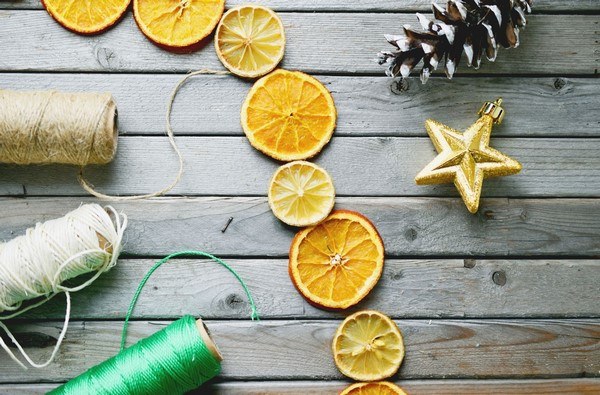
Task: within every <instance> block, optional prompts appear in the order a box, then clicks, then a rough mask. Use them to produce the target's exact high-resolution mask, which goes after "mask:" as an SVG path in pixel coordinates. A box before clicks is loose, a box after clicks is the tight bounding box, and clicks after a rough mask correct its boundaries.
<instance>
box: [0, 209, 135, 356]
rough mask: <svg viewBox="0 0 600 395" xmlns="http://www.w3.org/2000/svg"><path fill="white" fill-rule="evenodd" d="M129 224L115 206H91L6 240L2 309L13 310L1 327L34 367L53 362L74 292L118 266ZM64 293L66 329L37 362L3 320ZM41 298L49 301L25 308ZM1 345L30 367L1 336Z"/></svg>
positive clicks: (1, 252)
mask: <svg viewBox="0 0 600 395" xmlns="http://www.w3.org/2000/svg"><path fill="white" fill-rule="evenodd" d="M126 227H127V217H126V216H125V215H119V214H118V213H117V212H116V211H115V210H114V209H113V208H112V207H106V209H103V208H102V207H100V206H99V205H97V204H87V205H83V206H81V207H79V208H78V209H76V210H74V211H72V212H70V213H68V214H67V215H66V216H64V217H62V218H58V219H54V220H51V221H47V222H44V223H38V224H37V225H36V226H35V227H34V228H30V229H28V230H27V231H26V233H25V235H23V236H19V237H17V238H15V239H13V240H11V241H9V242H7V243H4V244H0V313H2V312H13V313H12V314H8V315H3V316H0V328H2V329H4V331H5V332H6V333H7V334H8V336H9V338H10V339H11V341H12V342H13V343H14V344H15V345H16V346H17V348H18V350H19V351H20V353H21V354H22V355H23V357H24V358H25V360H26V361H27V362H28V363H29V364H30V365H31V366H33V367H37V368H41V367H45V366H47V365H48V364H50V363H51V362H52V360H53V359H54V357H55V356H56V353H57V352H58V349H59V347H60V344H61V342H62V340H63V338H64V336H65V333H66V331H67V327H68V324H69V317H70V310H71V298H70V292H75V291H78V290H80V289H83V288H85V287H87V286H88V285H89V284H91V283H92V282H93V281H94V280H96V279H97V278H98V277H99V276H100V275H101V274H102V273H104V272H106V271H108V270H109V269H110V268H112V267H113V266H114V265H115V264H116V262H117V258H118V256H119V254H120V252H121V248H122V241H123V232H124V230H125V228H126ZM90 272H96V273H95V274H94V275H93V276H92V277H90V278H89V279H88V280H86V281H84V282H83V283H81V284H79V285H76V286H73V287H67V286H64V285H62V282H64V281H65V280H68V279H71V278H75V277H77V276H79V275H82V274H85V273H90ZM60 292H65V296H66V300H67V307H66V312H65V321H64V324H63V328H62V330H61V333H60V335H59V337H58V339H57V342H56V345H55V347H54V350H53V351H52V354H51V356H50V358H49V359H48V360H47V361H46V362H44V363H41V364H37V363H35V362H34V361H33V360H31V358H30V357H29V356H28V355H27V354H26V353H25V351H24V350H23V348H22V347H21V345H20V344H19V343H18V342H17V341H16V339H15V338H14V336H13V335H12V333H11V332H10V331H9V329H8V328H7V327H6V325H5V324H4V323H2V322H1V321H3V320H6V319H9V318H13V317H16V316H18V315H20V314H23V313H24V312H26V311H28V310H31V309H33V308H35V307H38V306H40V305H42V304H44V303H46V302H47V301H48V300H50V299H51V298H53V297H54V296H55V295H57V294H58V293H60ZM39 297H43V299H42V300H40V301H39V302H36V303H34V304H32V305H29V306H27V307H25V308H23V309H21V305H22V303H23V302H24V301H27V300H31V299H36V298H39ZM0 346H1V347H2V348H3V349H4V350H5V351H6V352H7V353H8V354H9V356H10V357H11V358H12V359H13V360H14V361H16V362H17V363H19V365H21V366H22V367H25V365H24V364H23V363H22V362H21V361H19V360H18V359H17V357H16V356H15V355H14V354H13V352H12V351H11V350H10V349H9V348H8V346H7V345H6V343H5V342H4V341H3V340H2V339H1V338H0Z"/></svg>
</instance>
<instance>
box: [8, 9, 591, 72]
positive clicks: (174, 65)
mask: <svg viewBox="0 0 600 395" xmlns="http://www.w3.org/2000/svg"><path fill="white" fill-rule="evenodd" d="M280 16H281V18H282V20H283V23H284V25H285V28H286V39H287V44H286V53H285V58H284V60H283V63H282V64H281V66H282V67H284V68H288V69H299V70H303V71H306V72H310V73H324V74H327V73H370V74H376V75H383V72H384V71H383V68H382V67H381V66H379V65H378V64H377V63H375V62H374V61H373V59H374V57H375V56H376V54H377V52H378V51H381V50H384V49H390V48H391V46H390V45H389V44H388V43H387V42H386V41H385V39H384V38H383V35H384V34H394V33H400V32H401V28H402V26H403V25H405V24H412V25H416V24H417V19H416V17H415V16H414V15H411V14H386V13H334V14H328V13H315V14H313V13H311V14H306V13H281V14H280ZM597 20H598V18H597V16H594V15H560V16H559V15H532V16H531V17H528V26H527V31H526V32H524V33H523V35H522V39H521V42H522V43H521V45H520V46H519V48H517V49H513V50H501V52H500V53H499V55H498V60H497V61H496V62H495V63H490V62H485V64H484V65H483V66H482V70H485V71H484V72H485V73H488V74H497V73H501V74H507V73H511V74H513V75H519V74H521V75H522V74H540V73H551V74H565V73H566V74H587V75H593V74H595V73H596V72H597V68H598V59H599V53H598V37H599V33H598V29H597ZM333 22H335V23H333ZM573 26H577V29H574V28H573ZM548 37H552V38H553V39H552V40H548ZM0 48H2V52H3V56H2V58H0V70H10V71H62V72H65V71H85V72H89V71H105V72H109V71H111V72H144V73H147V72H168V73H172V72H187V71H189V70H196V69H201V68H207V67H208V68H212V69H222V65H221V64H220V62H219V60H218V59H217V56H216V55H215V52H214V49H213V48H212V43H210V44H209V45H207V47H206V48H204V49H203V50H201V51H198V52H195V53H193V54H188V55H177V56H174V55H173V54H170V53H168V52H166V51H164V50H162V49H159V48H158V47H156V46H154V45H153V44H151V43H150V42H149V41H148V40H147V39H146V38H145V37H144V36H143V35H142V34H141V33H140V31H139V29H138V28H137V26H136V25H135V22H134V21H133V18H132V17H131V15H127V16H126V17H125V19H124V20H123V21H121V22H120V23H119V24H118V25H117V26H116V27H115V28H113V29H111V30H109V31H108V32H106V33H104V34H102V35H99V36H94V37H91V38H90V37H87V38H86V37H81V36H77V35H75V34H73V33H71V32H68V31H66V30H65V29H63V28H61V27H59V26H58V25H57V24H56V23H55V22H54V21H53V20H52V18H50V17H49V16H48V15H47V14H46V13H45V12H40V11H22V10H13V11H10V10H7V11H3V12H2V13H1V14H0ZM440 69H441V68H440ZM459 71H460V72H461V73H473V72H474V70H472V69H471V68H468V67H466V66H465V67H461V68H460V69H459ZM439 72H440V73H442V71H441V70H440V71H439Z"/></svg>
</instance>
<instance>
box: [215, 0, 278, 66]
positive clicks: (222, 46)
mask: <svg viewBox="0 0 600 395" xmlns="http://www.w3.org/2000/svg"><path fill="white" fill-rule="evenodd" d="M215 49H216V51H217V56H218V57H219V59H221V62H222V63H223V65H224V66H225V67H227V68H228V69H229V71H231V72H232V73H233V74H235V75H238V76H240V77H245V78H256V77H261V76H263V75H265V74H267V73H270V72H271V71H273V69H274V68H275V67H276V66H277V64H279V62H281V59H282V58H283V52H284V50H285V32H284V30H283V23H282V22H281V19H279V17H278V16H277V14H276V13H274V12H273V11H272V10H270V9H269V8H267V7H262V6H259V5H253V4H249V5H244V6H239V7H234V8H232V9H230V10H229V11H227V12H226V13H225V15H223V18H221V22H219V25H218V26H217V32H216V33H215Z"/></svg>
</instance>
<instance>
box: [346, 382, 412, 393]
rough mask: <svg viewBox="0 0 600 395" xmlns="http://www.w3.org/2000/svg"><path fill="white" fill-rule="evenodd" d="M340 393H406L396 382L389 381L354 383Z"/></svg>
mask: <svg viewBox="0 0 600 395" xmlns="http://www.w3.org/2000/svg"><path fill="white" fill-rule="evenodd" d="M340 395H406V392H404V390H402V388H400V387H398V386H397V385H396V384H393V383H390V382H388V381H378V382H375V383H354V384H352V385H350V386H348V387H347V388H346V389H345V390H343V391H342V392H340Z"/></svg>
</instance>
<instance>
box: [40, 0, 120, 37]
mask: <svg viewBox="0 0 600 395" xmlns="http://www.w3.org/2000/svg"><path fill="white" fill-rule="evenodd" d="M130 2H131V0H77V1H73V0H42V5H43V6H44V8H45V9H46V11H48V13H49V14H50V15H51V16H52V18H54V19H55V20H56V21H57V22H58V23H60V24H61V25H62V26H63V27H65V28H66V29H69V30H71V31H72V32H75V33H79V34H97V33H100V32H103V31H104V30H106V29H108V28H110V27H111V26H113V25H114V24H115V23H116V22H117V21H118V20H119V19H120V18H121V17H122V16H123V14H124V13H125V11H127V7H129V3H130Z"/></svg>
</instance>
